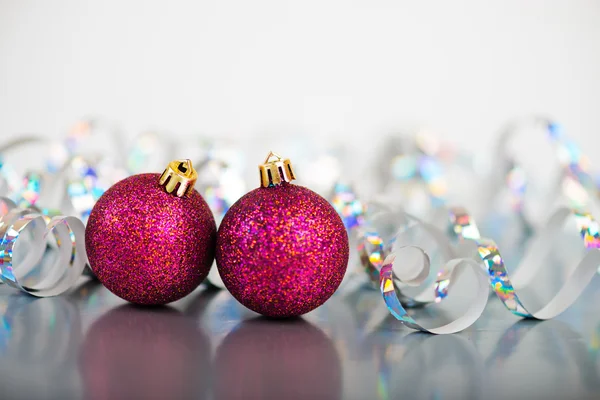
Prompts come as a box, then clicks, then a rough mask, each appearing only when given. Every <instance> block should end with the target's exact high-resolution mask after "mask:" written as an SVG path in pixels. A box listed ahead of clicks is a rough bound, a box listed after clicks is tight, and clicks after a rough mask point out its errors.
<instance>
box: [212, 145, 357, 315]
mask: <svg viewBox="0 0 600 400" xmlns="http://www.w3.org/2000/svg"><path fill="white" fill-rule="evenodd" d="M259 171H260V179H261V187H259V188H258V189H255V190H253V191H251V192H249V193H248V194H246V195H245V196H243V197H242V198H241V199H240V200H238V201H237V202H236V203H235V204H234V205H233V206H231V208H230V209H229V211H228V212H227V214H226V215H225V218H223V221H222V223H221V226H220V227H219V232H218V237H217V251H216V259H217V267H218V268H219V273H220V275H221V278H222V279H223V282H224V283H225V286H226V287H227V289H228V290H229V292H230V293H231V294H232V295H233V297H235V298H236V299H237V300H238V301H239V302H240V303H242V304H243V305H245V306H246V307H248V308H249V309H251V310H253V311H255V312H258V313H260V314H263V315H266V316H270V317H292V316H298V315H302V314H305V313H307V312H309V311H311V310H313V309H315V308H317V307H318V306H320V305H321V304H323V303H324V302H325V301H327V299H329V297H331V295H333V293H334V292H335V291H336V289H337V288H338V286H339V285H340V283H341V282H342V279H343V277H344V273H345V272H346V266H347V263H348V251H349V249H348V236H347V234H346V230H345V228H344V224H343V223H342V221H341V219H340V217H339V216H338V214H337V213H336V211H335V210H334V209H333V207H332V206H331V205H330V204H329V203H328V202H327V200H325V199H324V198H322V197H321V196H319V195H318V194H316V193H315V192H313V191H311V190H309V189H307V188H304V187H302V186H298V185H294V184H292V183H290V182H291V181H292V180H293V179H295V176H294V171H293V169H292V165H291V163H290V161H289V160H288V159H283V158H281V157H280V156H279V155H277V154H275V153H272V152H271V153H269V155H268V156H267V158H266V159H265V162H264V163H263V164H261V165H260V166H259Z"/></svg>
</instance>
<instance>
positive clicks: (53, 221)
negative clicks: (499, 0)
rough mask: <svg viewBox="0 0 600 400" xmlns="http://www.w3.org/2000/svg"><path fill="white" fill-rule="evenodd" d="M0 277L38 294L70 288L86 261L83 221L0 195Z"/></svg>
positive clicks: (51, 293)
mask: <svg viewBox="0 0 600 400" xmlns="http://www.w3.org/2000/svg"><path fill="white" fill-rule="evenodd" d="M0 211H1V214H0V254H2V255H3V256H2V257H1V258H0V279H1V280H2V282H4V283H6V284H8V285H9V286H11V287H14V288H17V289H20V290H22V291H24V292H26V293H29V294H31V295H33V296H37V297H48V296H56V295H59V294H61V293H63V292H65V291H67V290H68V289H70V288H71V287H72V286H73V285H74V284H75V283H76V281H77V280H78V279H79V277H80V276H81V273H82V272H83V269H84V268H85V265H86V263H87V257H86V254H85V247H84V245H83V237H84V232H85V228H84V226H83V223H82V222H81V221H80V220H78V219H77V218H75V217H63V216H54V217H52V218H51V217H49V216H47V215H44V214H41V213H39V212H36V211H35V210H33V209H27V208H18V207H17V206H16V205H15V204H14V203H13V202H12V201H11V200H9V199H6V198H0Z"/></svg>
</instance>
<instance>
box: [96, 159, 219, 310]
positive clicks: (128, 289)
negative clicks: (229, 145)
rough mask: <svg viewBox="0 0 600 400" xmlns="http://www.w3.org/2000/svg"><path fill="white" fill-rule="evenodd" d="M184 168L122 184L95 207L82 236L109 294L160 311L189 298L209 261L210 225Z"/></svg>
mask: <svg viewBox="0 0 600 400" xmlns="http://www.w3.org/2000/svg"><path fill="white" fill-rule="evenodd" d="M196 176H197V175H196V171H195V170H194V169H193V167H192V164H191V162H190V161H189V160H183V161H181V160H179V161H173V162H171V163H170V164H169V166H168V167H167V169H166V170H165V172H163V174H162V175H159V174H140V175H134V176H131V177H129V178H126V179H124V180H122V181H120V182H118V183H117V184H115V185H114V186H112V187H111V188H110V189H109V190H107V191H106V192H105V193H104V195H102V197H101V198H100V199H99V200H98V202H97V203H96V205H95V206H94V208H93V210H92V213H91V214H90V218H89V220H88V225H87V229H86V248H87V251H88V256H89V259H90V266H91V268H92V270H93V271H94V274H95V275H96V276H97V277H98V279H99V280H100V281H101V282H102V283H103V284H104V285H105V286H106V287H107V288H108V289H109V290H110V291H112V292H113V293H115V294H116V295H118V296H119V297H122V298H123V299H125V300H128V301H131V302H133V303H139V304H165V303H169V302H172V301H175V300H177V299H180V298H182V297H184V296H186V295H187V294H189V293H190V292H191V291H192V290H194V289H195V288H196V287H197V286H198V285H199V284H200V283H201V282H202V281H203V280H204V278H205V277H206V275H207V274H208V271H209V269H210V266H211V264H212V262H213V257H214V244H215V237H216V226H215V220H214V218H213V216H212V214H211V212H210V209H209V208H208V205H207V204H206V202H205V201H204V200H203V199H202V196H200V194H199V193H198V192H197V191H195V190H194V189H193V186H194V183H195V180H196Z"/></svg>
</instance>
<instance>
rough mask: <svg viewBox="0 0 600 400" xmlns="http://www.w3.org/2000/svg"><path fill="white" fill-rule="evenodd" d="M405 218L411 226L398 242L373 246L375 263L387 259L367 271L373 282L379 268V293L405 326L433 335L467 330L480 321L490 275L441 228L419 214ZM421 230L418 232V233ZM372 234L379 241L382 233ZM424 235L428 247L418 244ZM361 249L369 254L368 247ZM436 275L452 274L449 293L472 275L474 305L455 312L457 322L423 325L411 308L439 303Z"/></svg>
mask: <svg viewBox="0 0 600 400" xmlns="http://www.w3.org/2000/svg"><path fill="white" fill-rule="evenodd" d="M405 218H406V219H405V221H406V223H405V224H404V225H402V226H401V227H400V229H399V230H398V231H397V233H396V235H395V236H394V238H393V239H387V240H386V241H387V244H386V245H385V246H382V247H379V248H377V247H372V249H373V250H374V254H372V256H374V257H371V258H372V260H371V261H373V259H377V261H379V260H378V259H379V258H380V257H382V256H383V257H385V258H384V259H383V261H381V262H375V263H373V262H371V263H370V264H369V265H370V268H367V269H366V272H367V274H368V276H369V278H370V279H371V280H372V279H373V278H374V276H375V271H374V268H375V269H377V270H378V271H377V272H378V279H379V289H380V291H381V294H382V296H383V300H384V302H385V304H386V306H387V308H388V310H389V311H390V313H391V314H392V315H393V316H394V317H395V318H396V319H397V320H399V321H401V322H402V323H404V324H405V325H406V326H408V327H410V328H413V329H417V330H420V331H423V332H428V333H434V334H448V333H455V332H459V331H461V330H463V329H466V328H467V327H469V326H470V325H472V324H473V323H474V322H475V321H476V320H477V319H479V317H480V316H481V314H482V313H483V311H484V309H485V306H486V304H487V299H488V297H489V286H488V278H487V275H486V274H485V272H484V271H483V269H482V268H481V266H480V264H479V263H478V262H477V261H475V260H473V259H469V258H464V257H463V258H461V257H458V254H457V253H456V251H455V249H453V248H452V246H451V243H450V239H449V238H448V237H447V236H446V235H445V234H444V233H443V232H442V231H441V230H439V229H437V228H436V227H434V226H433V225H431V224H428V223H425V222H423V221H421V220H419V219H418V218H416V217H414V216H410V215H408V214H405ZM416 231H419V232H418V233H417V234H415V232H416ZM368 235H369V236H368V237H367V240H372V238H373V237H378V238H379V236H378V235H379V233H378V232H375V231H371V232H368ZM419 236H422V238H421V239H423V238H426V239H427V242H428V243H427V244H421V243H423V242H422V241H421V242H419ZM379 240H381V239H379ZM417 243H418V245H417ZM434 247H435V248H434ZM362 250H363V252H365V247H364V246H363V248H362ZM375 253H376V254H375ZM365 255H367V253H365ZM415 259H416V260H415ZM411 261H412V262H411ZM414 261H417V262H414ZM432 265H433V266H434V268H432ZM437 271H444V273H445V274H447V275H448V282H447V286H445V287H444V289H445V290H446V293H447V292H448V291H451V290H452V286H454V285H455V283H456V282H457V281H458V280H460V279H461V276H462V275H470V276H471V278H472V279H474V282H475V286H474V290H472V291H471V293H469V301H468V304H469V305H468V306H467V307H466V308H464V309H461V310H460V311H459V312H458V313H454V315H453V317H454V318H453V319H451V320H449V321H445V322H443V323H437V322H436V323H431V322H426V323H423V322H418V321H417V320H416V319H415V318H414V317H413V316H412V315H411V313H410V312H409V309H410V308H415V307H421V306H425V305H428V304H431V303H434V302H439V301H438V300H439V299H437V298H436V297H435V295H434V293H435V292H434V290H432V285H433V284H434V283H435V282H434V280H432V279H431V277H432V275H433V276H438V274H437ZM415 288H416V291H415Z"/></svg>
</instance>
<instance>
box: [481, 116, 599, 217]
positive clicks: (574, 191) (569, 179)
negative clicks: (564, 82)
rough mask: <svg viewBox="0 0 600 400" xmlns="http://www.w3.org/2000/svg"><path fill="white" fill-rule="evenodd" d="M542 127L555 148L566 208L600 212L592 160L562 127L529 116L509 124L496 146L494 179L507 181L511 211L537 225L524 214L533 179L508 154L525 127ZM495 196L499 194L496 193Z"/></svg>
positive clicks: (546, 120) (495, 183)
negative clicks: (512, 141)
mask: <svg viewBox="0 0 600 400" xmlns="http://www.w3.org/2000/svg"><path fill="white" fill-rule="evenodd" d="M529 125H531V126H533V127H536V126H537V127H540V128H541V129H542V130H543V131H544V132H545V136H546V139H547V140H548V141H549V142H550V144H551V145H552V146H553V151H554V154H555V157H556V160H557V162H558V164H559V166H560V174H561V176H559V177H558V178H559V181H558V182H557V188H556V189H557V191H558V192H560V194H561V195H562V196H564V200H565V201H566V205H567V206H569V207H572V208H577V209H579V208H583V209H587V210H592V211H594V212H597V211H600V205H599V204H598V203H599V200H600V186H599V185H598V183H597V182H596V180H595V179H594V176H593V174H592V171H591V167H590V161H589V158H588V157H586V155H585V154H584V153H583V151H582V150H581V148H580V147H579V146H578V145H577V144H576V143H575V142H574V141H572V140H571V139H570V138H569V137H567V135H566V134H565V133H564V131H563V129H562V127H561V125H560V124H558V123H557V122H556V121H553V120H551V119H549V118H546V117H529V118H526V119H523V120H517V121H513V122H512V123H510V124H509V125H508V126H507V128H506V129H505V130H504V131H503V132H502V133H501V135H500V137H499V140H498V143H497V153H498V155H499V156H498V157H497V164H496V165H495V168H494V171H495V172H499V173H500V174H501V176H499V177H498V176H496V179H492V182H493V184H494V185H497V182H498V180H504V181H505V184H506V187H507V188H508V191H509V195H510V201H511V203H512V208H513V210H515V211H516V212H518V213H519V214H520V215H521V216H522V217H523V218H524V220H526V221H527V223H529V224H530V225H535V221H531V220H530V219H529V218H528V217H527V216H526V215H525V210H524V206H525V195H526V193H527V191H528V190H531V189H530V186H531V184H533V183H535V182H532V181H531V178H530V177H529V176H527V174H526V173H525V171H524V169H523V168H522V166H521V165H520V164H519V161H518V160H517V159H516V157H515V156H514V155H513V154H510V152H509V151H508V143H509V142H510V140H511V138H512V137H513V136H514V135H515V133H516V132H517V130H518V128H519V127H522V126H529ZM493 192H494V193H495V192H496V191H493Z"/></svg>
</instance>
